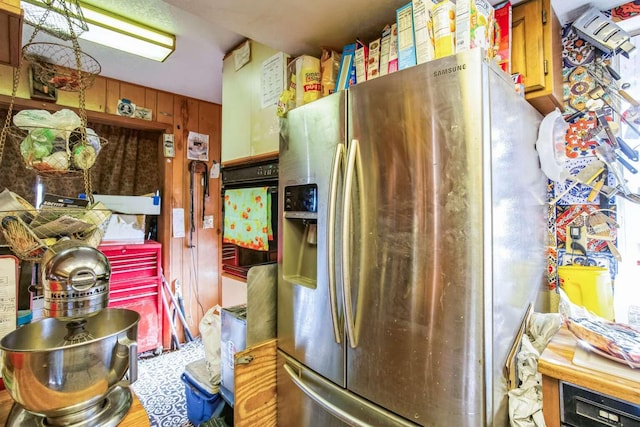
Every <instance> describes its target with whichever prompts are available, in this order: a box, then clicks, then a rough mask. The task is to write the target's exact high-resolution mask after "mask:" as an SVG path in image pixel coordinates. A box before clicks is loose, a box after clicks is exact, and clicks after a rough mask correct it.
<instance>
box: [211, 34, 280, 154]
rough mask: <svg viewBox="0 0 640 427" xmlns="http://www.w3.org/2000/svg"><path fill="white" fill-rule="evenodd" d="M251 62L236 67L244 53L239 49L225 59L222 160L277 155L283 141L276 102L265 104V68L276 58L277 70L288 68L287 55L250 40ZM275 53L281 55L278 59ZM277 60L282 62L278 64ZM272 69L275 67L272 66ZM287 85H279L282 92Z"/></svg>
mask: <svg viewBox="0 0 640 427" xmlns="http://www.w3.org/2000/svg"><path fill="white" fill-rule="evenodd" d="M246 43H249V47H250V54H249V55H250V56H249V62H248V63H246V64H244V65H243V66H242V67H241V68H238V69H236V68H237V67H236V62H237V61H238V59H239V56H240V55H241V54H242V52H243V51H242V50H241V49H242V47H246V45H244V44H243V46H242V47H241V48H238V49H236V50H234V51H232V52H231V53H229V55H227V57H226V58H225V59H224V61H223V67H222V162H223V163H225V162H229V161H247V160H252V159H256V158H260V157H262V156H265V157H270V156H274V155H277V153H278V148H279V142H280V136H279V135H280V129H279V120H278V117H277V116H276V107H275V105H273V104H269V105H267V106H263V105H262V104H263V94H264V93H263V90H265V89H266V88H265V87H264V85H265V82H264V78H265V77H267V78H268V77H269V76H266V75H265V68H264V66H263V64H264V63H265V61H267V60H269V59H275V60H276V61H274V63H276V64H277V66H276V67H274V68H275V69H281V70H282V73H283V76H284V73H285V68H286V55H284V54H283V53H282V52H278V51H277V50H275V49H272V48H270V47H268V46H264V45H261V44H260V43H257V42H254V41H247V42H246ZM275 55H280V58H279V59H278V58H276V56H275ZM278 61H280V62H279V64H278ZM270 71H272V69H270ZM283 87H284V77H283V78H282V87H280V86H278V88H277V90H278V92H280V91H281V90H282V88H283Z"/></svg>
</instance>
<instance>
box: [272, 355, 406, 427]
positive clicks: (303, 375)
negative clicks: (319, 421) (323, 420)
mask: <svg viewBox="0 0 640 427" xmlns="http://www.w3.org/2000/svg"><path fill="white" fill-rule="evenodd" d="M283 368H284V371H285V372H286V374H287V376H288V377H289V379H291V381H292V382H293V384H294V385H295V386H296V387H298V388H299V389H300V390H301V391H302V392H303V393H304V394H306V395H307V396H308V397H309V398H310V399H311V400H313V401H314V402H315V403H317V404H318V405H320V406H322V407H323V408H324V409H325V410H326V411H327V412H329V413H330V414H332V415H333V416H334V417H336V418H338V419H340V420H342V421H344V422H345V423H347V424H349V425H350V426H354V427H371V426H372V425H375V426H378V427H418V425H417V424H414V423H412V422H410V421H407V420H405V419H404V418H402V417H399V416H398V415H396V414H394V413H392V412H389V411H387V410H385V409H384V408H381V407H379V406H376V405H374V404H373V403H371V402H369V401H366V400H364V399H362V398H360V397H359V396H357V395H354V394H353V393H351V392H349V391H347V390H345V389H342V388H339V387H337V386H336V385H335V384H333V383H332V382H330V381H328V380H326V379H324V378H322V377H320V376H319V375H317V374H314V373H313V372H311V371H309V370H307V369H305V368H304V367H302V366H296V364H289V362H285V363H283Z"/></svg>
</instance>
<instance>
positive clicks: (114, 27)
mask: <svg viewBox="0 0 640 427" xmlns="http://www.w3.org/2000/svg"><path fill="white" fill-rule="evenodd" d="M60 1H63V0H60ZM54 3H55V2H54ZM69 3H70V2H69ZM75 3H77V4H78V6H79V7H80V10H81V13H82V15H83V16H84V22H86V24H87V27H88V30H87V31H84V32H80V34H78V36H77V37H78V38H80V39H83V40H88V41H91V42H94V43H99V44H101V45H104V46H107V47H111V48H113V49H118V50H121V51H124V52H128V53H131V54H133V55H138V56H142V57H144V58H149V59H153V60H155V61H159V62H163V61H164V60H165V59H167V57H168V56H169V55H171V53H172V52H173V51H174V50H175V45H176V37H175V36H174V35H173V34H169V33H166V32H164V31H160V30H156V29H154V28H151V27H148V26H146V25H143V24H140V23H137V22H134V21H132V20H130V19H128V18H124V17H122V16H118V15H116V14H114V13H112V12H108V11H106V10H102V9H100V8H97V7H95V6H92V5H89V4H86V3H83V2H80V1H77V2H75ZM50 4H52V2H51V0H22V8H23V9H24V10H25V16H27V14H28V12H33V11H35V9H34V8H37V9H39V12H38V13H39V14H40V15H41V14H42V11H41V10H42V9H45V8H47V5H50ZM53 7H54V8H55V6H53ZM53 10H54V11H56V12H58V10H57V9H53ZM56 15H57V16H58V17H59V16H60V15H61V14H60V12H58V14H56V13H55V12H54V13H52V14H51V16H56ZM72 18H74V17H72ZM28 23H29V24H31V22H28ZM32 25H33V24H32Z"/></svg>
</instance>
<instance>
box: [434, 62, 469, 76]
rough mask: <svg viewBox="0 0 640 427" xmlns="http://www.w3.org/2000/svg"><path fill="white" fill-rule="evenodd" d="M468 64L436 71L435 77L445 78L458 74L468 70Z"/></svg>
mask: <svg viewBox="0 0 640 427" xmlns="http://www.w3.org/2000/svg"><path fill="white" fill-rule="evenodd" d="M466 69H467V64H462V65H456V66H455V67H449V68H443V69H442V70H438V71H434V72H433V77H439V76H445V75H447V74H452V73H457V72H458V71H462V70H466Z"/></svg>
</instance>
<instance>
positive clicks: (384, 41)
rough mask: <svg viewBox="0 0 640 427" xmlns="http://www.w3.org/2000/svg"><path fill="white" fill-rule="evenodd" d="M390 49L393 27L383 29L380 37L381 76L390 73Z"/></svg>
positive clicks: (388, 26)
mask: <svg viewBox="0 0 640 427" xmlns="http://www.w3.org/2000/svg"><path fill="white" fill-rule="evenodd" d="M389 49H391V26H390V25H387V26H385V27H384V28H383V29H382V36H381V37H380V75H381V76H384V75H385V74H388V73H389Z"/></svg>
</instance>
